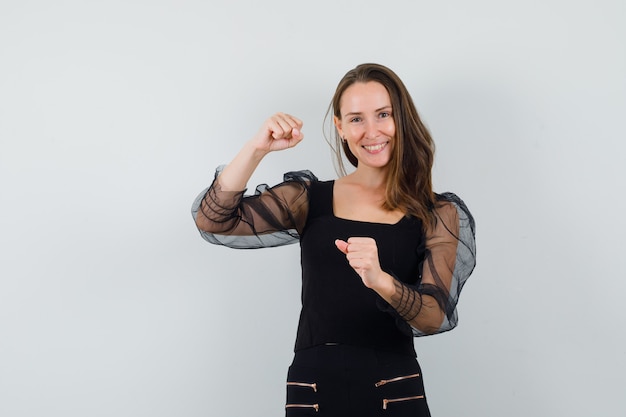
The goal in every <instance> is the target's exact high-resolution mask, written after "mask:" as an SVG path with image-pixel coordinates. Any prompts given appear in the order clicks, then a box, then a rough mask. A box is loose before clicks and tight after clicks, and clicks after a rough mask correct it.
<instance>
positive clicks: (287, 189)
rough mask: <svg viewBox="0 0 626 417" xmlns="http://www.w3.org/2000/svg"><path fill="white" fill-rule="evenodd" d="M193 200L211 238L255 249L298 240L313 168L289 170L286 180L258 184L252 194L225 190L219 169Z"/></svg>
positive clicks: (199, 224) (203, 228)
mask: <svg viewBox="0 0 626 417" xmlns="http://www.w3.org/2000/svg"><path fill="white" fill-rule="evenodd" d="M221 169H222V167H220V168H218V169H217V171H216V173H215V178H214V179H213V183H212V184H211V186H210V187H209V188H207V189H206V190H204V191H203V192H202V193H200V195H199V196H198V197H197V198H196V199H195V201H194V202H193V205H192V208H191V212H192V216H193V218H194V220H195V222H196V226H197V227H198V230H199V231H200V235H201V236H202V237H203V238H204V239H205V240H206V241H208V242H210V243H214V244H218V245H225V246H228V247H231V248H238V249H255V248H264V247H273V246H282V245H288V244H291V243H295V242H297V241H298V239H299V237H300V232H301V231H302V228H303V227H304V223H305V221H306V216H307V213H308V207H309V204H308V203H309V195H308V191H309V184H310V183H311V181H316V180H317V178H316V177H315V175H313V173H311V172H310V171H295V172H288V173H286V174H285V175H284V178H283V182H281V183H280V184H278V185H276V186H274V187H268V186H267V185H266V184H262V185H259V186H257V188H256V190H255V193H254V194H253V195H245V193H246V190H242V191H223V190H222V189H221V186H220V183H219V173H220V172H221Z"/></svg>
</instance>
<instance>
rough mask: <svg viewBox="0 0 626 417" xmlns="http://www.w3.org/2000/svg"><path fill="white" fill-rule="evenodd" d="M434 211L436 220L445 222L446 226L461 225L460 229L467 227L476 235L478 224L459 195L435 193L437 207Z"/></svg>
mask: <svg viewBox="0 0 626 417" xmlns="http://www.w3.org/2000/svg"><path fill="white" fill-rule="evenodd" d="M433 211H434V212H435V215H436V218H437V219H438V220H441V221H443V223H444V224H450V223H455V224H460V227H466V228H468V229H469V230H470V231H471V234H472V235H474V234H475V230H476V223H475V221H474V216H473V215H472V213H471V212H470V210H469V208H468V207H467V204H465V201H463V199H461V197H459V196H458V195H457V194H455V193H452V192H449V191H448V192H444V193H435V206H434V209H433Z"/></svg>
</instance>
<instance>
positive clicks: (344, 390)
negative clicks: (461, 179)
mask: <svg viewBox="0 0 626 417" xmlns="http://www.w3.org/2000/svg"><path fill="white" fill-rule="evenodd" d="M331 110H332V113H333V121H334V126H335V135H336V137H335V142H336V144H335V150H336V151H337V160H338V163H339V168H340V174H341V177H340V178H338V179H337V180H333V181H319V180H318V179H317V178H316V177H315V176H314V175H313V174H312V173H310V172H309V171H299V172H291V173H287V174H285V178H284V181H283V182H282V183H281V184H278V185H276V186H274V187H271V188H268V187H260V188H258V189H257V192H256V194H255V195H253V196H244V191H245V189H246V185H247V182H248V180H249V178H250V176H251V175H252V173H253V172H254V170H255V168H256V167H257V165H258V164H259V163H260V162H261V160H262V159H263V157H264V156H265V155H267V154H268V153H269V152H272V151H278V150H283V149H287V148H291V147H294V146H296V145H297V144H298V143H299V142H300V141H301V140H302V139H303V137H304V136H303V134H302V121H300V120H299V119H298V118H296V117H294V116H291V115H288V114H284V113H277V114H275V115H273V116H272V117H270V118H269V119H268V120H267V121H266V122H265V123H264V124H263V126H262V127H261V129H260V130H259V132H258V133H257V134H256V136H254V137H253V138H252V139H251V140H250V141H249V142H247V143H246V144H245V145H244V147H243V148H242V149H241V151H240V152H239V154H238V155H237V156H236V157H235V158H234V159H233V160H232V162H231V163H230V164H228V165H227V166H226V167H224V168H223V169H218V172H217V173H216V176H215V179H214V181H213V183H212V185H211V186H210V187H209V188H208V189H207V190H205V191H204V192H203V193H201V194H200V196H199V197H198V198H197V199H196V201H195V202H194V205H193V209H192V211H193V215H194V219H195V221H196V225H197V227H198V228H199V230H200V232H201V234H202V236H203V237H204V238H205V239H206V240H208V241H209V242H211V243H216V244H222V245H228V246H231V247H234V248H257V247H270V246H278V245H284V244H289V243H295V242H297V241H299V242H300V246H301V256H302V311H301V314H300V321H299V325H298V332H297V337H296V344H295V356H294V360H293V363H292V365H291V366H290V368H289V372H288V377H287V403H286V414H287V416H304V415H316V416H320V417H329V416H341V417H346V416H359V417H367V416H382V415H385V416H429V415H430V412H429V409H428V405H427V402H426V397H425V394H424V385H423V380H422V373H421V370H420V367H419V364H418V362H417V360H416V353H415V349H414V346H413V336H423V335H429V334H433V333H438V332H443V331H446V330H450V329H452V328H453V327H455V326H456V323H457V314H456V304H457V301H458V297H459V294H460V291H461V288H462V287H463V285H464V283H465V281H466V280H467V278H468V277H469V275H470V274H471V272H472V270H473V269H474V265H475V240H474V220H473V218H472V216H471V214H470V212H469V211H468V209H467V207H466V206H465V204H463V202H462V201H461V200H460V199H459V198H458V197H457V196H455V195H454V194H451V193H445V194H436V193H434V192H433V190H432V182H431V169H432V165H433V152H434V149H433V148H434V146H433V142H432V139H431V137H430V134H429V132H428V130H427V129H426V128H425V127H424V125H423V124H422V122H421V120H420V118H419V116H418V113H417V111H416V109H415V106H414V104H413V101H412V99H411V97H410V95H409V93H408V91H407V89H406V87H405V86H404V84H403V83H402V81H401V80H400V79H399V78H398V76H397V75H396V74H395V73H394V72H392V71H391V70H390V69H388V68H386V67H384V66H382V65H378V64H362V65H359V66H357V67H356V68H354V69H353V70H351V71H349V72H348V73H347V74H346V75H345V76H344V77H343V79H342V80H341V81H340V83H339V85H338V87H337V90H336V92H335V95H334V97H333V100H332V103H331ZM331 110H329V111H331ZM340 148H341V149H342V150H343V152H344V154H345V156H346V158H347V159H348V161H349V162H350V163H351V164H352V165H354V167H355V169H354V170H353V171H352V172H351V173H350V174H347V175H346V173H345V169H344V167H343V165H342V155H341V153H340V151H339V149H340Z"/></svg>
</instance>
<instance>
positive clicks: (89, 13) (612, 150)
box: [0, 0, 626, 417]
mask: <svg viewBox="0 0 626 417" xmlns="http://www.w3.org/2000/svg"><path fill="white" fill-rule="evenodd" d="M625 41H626V3H624V1H623V0H613V1H611V0H595V1H582V0H574V1H572V0H570V1H565V0H562V1H559V0H542V1H523V2H522V1H518V2H504V1H496V0H477V1H472V2H469V1H458V0H450V1H370V0H361V1H337V0H333V1H328V0H321V1H320V0H316V1H310V2H306V3H304V2H302V3H301V2H296V1H278V0H265V1H248V2H237V1H232V2H228V1H199V0H195V1H191V0H190V1H180V0H178V1H174V0H153V1H147V0H144V1H140V0H135V1H129V0H125V1H120V0H109V1H100V2H95V1H78V0H75V1H55V2H51V1H42V0H39V1H28V0H23V1H8V0H3V1H2V2H1V3H0V210H1V216H0V249H1V250H0V415H2V416H7V417H18V416H20V417H21V416H29V417H31V416H32V417H34V416H64V417H70V416H77V417H78V416H81V417H84V416H90V417H92V416H93V417H95V416H118V417H126V416H129V417H131V416H132V417H139V416H150V417H160V416H189V417H192V416H236V417H241V416H280V415H283V406H284V391H285V390H284V379H285V374H286V369H287V366H288V365H289V362H290V360H291V356H292V348H293V342H294V338H295V330H296V323H297V315H298V311H299V291H300V284H299V260H298V247H297V246H291V247H287V248H278V249H268V250H261V251H234V250H229V249H226V248H223V247H216V246H212V245H209V244H207V243H205V242H204V241H203V240H202V239H201V238H200V236H199V234H198V233H197V231H196V230H195V228H194V225H193V222H192V219H191V215H190V213H189V208H190V205H191V202H192V200H193V199H194V198H195V196H196V194H197V193H199V192H200V191H201V190H202V189H203V188H204V187H205V186H207V185H208V184H209V182H210V180H211V179H212V176H213V169H214V168H215V167H216V166H217V165H219V164H221V163H226V162H228V161H229V160H230V158H231V157H232V156H233V155H234V154H235V152H236V151H237V150H238V149H239V147H240V146H241V145H242V144H243V142H244V141H245V140H247V139H248V138H249V137H250V136H251V135H252V134H254V132H256V130H257V129H258V127H259V126H260V124H261V123H262V121H263V120H264V119H265V118H267V117H268V116H269V115H271V114H272V113H273V112H275V111H285V112H289V113H292V114H295V115H297V116H299V117H300V118H302V119H303V120H304V121H305V128H304V132H305V134H306V138H305V142H303V143H302V144H301V145H300V146H299V147H298V148H296V149H293V150H289V151H287V152H283V153H280V154H273V155H271V156H269V157H268V158H267V160H266V161H265V162H264V164H263V165H262V167H261V168H260V169H259V171H257V173H256V174H255V177H254V178H253V181H252V183H251V184H250V186H251V187H252V186H254V185H255V184H256V183H259V182H268V183H270V184H272V183H276V182H279V181H280V180H281V176H282V173H283V172H285V171H289V170H294V169H304V168H308V169H311V170H313V171H314V172H315V173H316V174H317V175H318V176H319V177H320V178H322V179H330V178H332V177H333V176H334V170H333V166H332V162H331V157H330V152H329V149H328V146H327V145H326V143H325V142H324V139H323V135H322V121H323V116H324V113H325V111H326V108H327V106H328V103H329V101H330V98H331V96H332V93H333V91H334V89H335V87H336V84H337V82H338V81H339V79H340V78H341V76H343V74H344V73H345V72H346V71H347V70H349V69H351V68H352V67H354V66H355V65H357V64H359V63H362V62H379V63H382V64H385V65H387V66H389V67H391V68H392V69H394V70H395V71H396V72H397V73H398V75H400V77H401V78H402V79H403V80H404V81H405V83H406V84H407V86H408V88H409V90H410V91H411V93H412V95H413V98H414V100H415V102H416V104H417V107H418V109H419V111H420V112H421V115H422V117H423V119H424V120H425V122H426V123H427V125H428V126H429V128H430V129H431V132H432V134H433V136H434V138H435V140H436V144H437V146H438V148H437V162H436V166H435V171H434V181H435V184H436V189H437V190H438V191H444V190H450V191H454V192H456V193H457V194H459V195H460V196H461V197H463V198H464V199H465V201H466V203H467V204H468V205H469V207H470V209H471V210H472V211H473V213H474V215H475V217H476V221H477V239H478V266H477V268H476V270H475V272H474V275H473V276H472V278H471V279H470V280H469V282H468V284H467V286H466V287H465V289H464V292H463V295H462V297H461V302H460V304H459V314H460V323H459V327H458V328H457V329H455V330H454V331H452V332H450V333H447V334H443V335H438V336H434V337H429V338H422V339H417V340H416V348H417V351H418V355H419V359H420V362H421V364H422V367H423V370H424V373H425V382H426V388H427V394H428V395H429V401H430V405H431V409H432V413H433V415H434V416H437V417H445V416H461V415H463V416H493V417H501V416H508V417H516V416H527V415H533V416H550V417H552V416H589V415H599V416H600V415H601V416H605V417H607V416H623V415H625V414H626V407H625V406H624V404H623V394H624V389H625V388H626V343H625V336H624V325H625V321H626V320H625V318H626V312H625V309H624V307H623V305H622V303H623V294H624V291H625V290H626V284H625V278H626V277H625V276H624V268H623V265H624V253H623V252H624V241H623V235H624V232H625V231H626V225H625V221H624V210H625V209H626V202H625V197H624V189H625V187H624V185H625V184H624V182H625V181H624V179H625V178H626V169H625V168H624V165H625V162H626V161H625V158H624V153H625V151H626V146H625V145H624V140H625V139H626V134H625V133H626V129H625V128H624V122H623V120H624V115H625V114H626V47H625Z"/></svg>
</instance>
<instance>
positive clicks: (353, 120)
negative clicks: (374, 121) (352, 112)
mask: <svg viewBox="0 0 626 417" xmlns="http://www.w3.org/2000/svg"><path fill="white" fill-rule="evenodd" d="M350 121H351V122H352V123H358V122H360V121H361V118H360V117H353V118H352V119H350Z"/></svg>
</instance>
